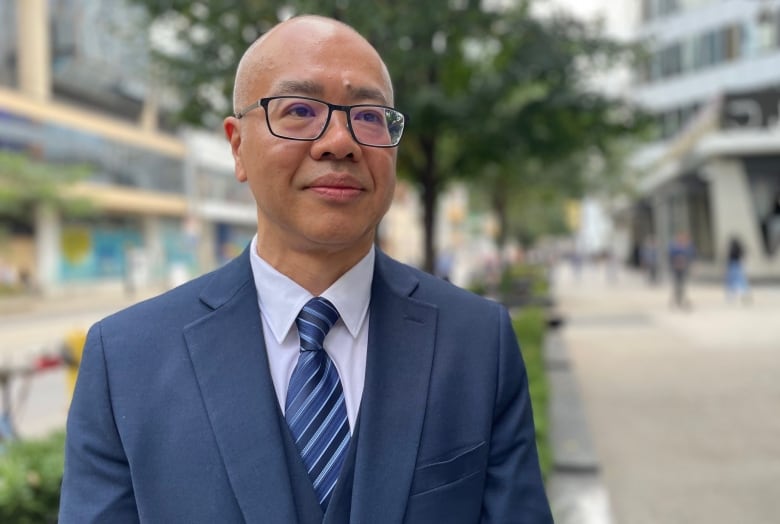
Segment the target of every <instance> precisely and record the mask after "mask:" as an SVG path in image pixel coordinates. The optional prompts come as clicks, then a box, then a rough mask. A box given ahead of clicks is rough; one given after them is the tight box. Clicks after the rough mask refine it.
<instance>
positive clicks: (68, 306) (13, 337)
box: [0, 288, 154, 437]
mask: <svg viewBox="0 0 780 524" xmlns="http://www.w3.org/2000/svg"><path fill="white" fill-rule="evenodd" d="M153 293H154V291H153V290H150V291H147V292H145V293H139V294H137V295H134V296H126V295H125V294H123V292H122V290H121V289H120V288H117V289H108V290H104V291H99V292H91V293H89V294H86V293H82V294H75V295H70V296H61V297H50V298H47V299H40V298H34V297H22V298H5V299H2V300H0V367H2V368H9V367H11V368H15V369H18V368H23V367H29V366H30V365H31V364H32V362H33V360H34V359H35V358H36V357H37V356H40V355H45V354H50V355H56V354H59V352H60V351H61V349H62V344H63V342H64V340H65V337H66V336H67V335H68V334H70V333H73V332H85V331H86V330H87V329H89V326H90V325H92V323H94V322H95V321H97V320H99V319H100V318H102V317H104V316H106V315H108V314H110V313H112V312H114V311H117V310H118V309H120V308H122V307H124V306H126V305H129V304H131V303H133V302H136V301H138V300H141V299H142V298H145V297H147V296H149V295H150V294H153ZM66 374H67V371H66V370H65V368H64V367H58V368H54V369H50V370H44V371H42V372H40V373H34V374H32V375H27V376H22V375H16V376H15V377H14V378H13V379H12V380H11V383H10V393H11V408H12V412H13V421H14V424H15V427H16V431H17V432H18V434H19V435H20V436H22V437H38V436H44V435H46V434H47V433H49V432H51V431H53V430H57V429H61V428H63V427H64V425H65V418H66V415H67V408H68V402H69V395H70V391H69V386H68V382H67V377H66Z"/></svg>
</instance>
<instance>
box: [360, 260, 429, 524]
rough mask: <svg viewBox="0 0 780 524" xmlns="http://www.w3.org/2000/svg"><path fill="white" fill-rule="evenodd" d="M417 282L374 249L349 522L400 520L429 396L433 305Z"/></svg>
mask: <svg viewBox="0 0 780 524" xmlns="http://www.w3.org/2000/svg"><path fill="white" fill-rule="evenodd" d="M416 286H417V280H416V278H415V277H413V276H412V274H411V273H410V272H408V271H407V270H405V269H403V266H401V265H400V264H398V263H396V262H393V261H391V260H390V259H388V258H387V257H386V256H385V255H383V254H382V253H380V252H377V265H376V269H375V272H374V281H373V284H372V290H371V316H370V325H369V330H370V331H369V340H368V359H367V363H366V380H365V387H364V390H363V398H362V400H361V407H360V439H359V440H358V448H357V456H356V459H355V477H354V493H353V497H352V519H351V520H352V522H401V521H402V519H403V516H404V513H405V510H406V503H407V499H408V496H409V489H410V487H411V482H412V475H413V472H414V468H415V464H416V459H417V450H418V447H419V443H420V435H421V432H422V425H423V419H424V415H425V409H426V404H427V398H428V385H429V382H430V372H431V366H432V362H433V352H434V343H435V333H436V316H437V310H436V308H435V307H434V306H432V305H430V304H426V303H422V302H419V301H417V300H414V299H411V298H409V295H410V294H411V292H412V291H413V290H414V289H415V288H416Z"/></svg>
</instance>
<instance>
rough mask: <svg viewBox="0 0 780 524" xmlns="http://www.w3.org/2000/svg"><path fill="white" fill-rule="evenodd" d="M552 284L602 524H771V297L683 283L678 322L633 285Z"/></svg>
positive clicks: (564, 279) (777, 444)
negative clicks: (748, 298) (607, 512)
mask: <svg viewBox="0 0 780 524" xmlns="http://www.w3.org/2000/svg"><path fill="white" fill-rule="evenodd" d="M555 278H556V284H555V289H556V296H557V298H558V304H559V307H560V310H561V312H562V313H563V314H564V315H565V317H566V319H567V323H566V325H565V328H564V329H563V331H562V333H563V340H564V343H565V344H566V347H567V350H568V355H569V358H570V359H571V363H572V366H573V368H574V375H575V376H576V379H577V381H578V383H579V386H580V389H581V395H582V401H583V404H584V409H585V412H586V414H587V421H588V426H589V429H590V433H591V434H592V440H593V441H594V445H595V449H596V453H597V455H598V457H599V460H600V467H601V475H602V477H603V482H604V483H605V485H606V490H607V492H608V497H609V503H610V505H611V509H612V517H613V521H614V522H615V523H616V524H675V523H679V524H719V523H723V524H733V523H736V522H740V523H741V522H745V523H750V524H770V523H775V522H777V518H778V517H777V515H778V514H780V498H779V497H778V496H777V495H778V491H777V486H778V484H779V483H780V417H778V416H777V411H778V405H780V381H778V377H780V320H779V319H780V288H778V287H759V288H756V289H754V296H753V301H752V303H751V304H749V305H744V304H737V303H728V302H727V301H726V299H725V296H724V293H723V290H722V288H721V287H720V285H719V284H718V283H709V284H696V283H694V284H692V285H691V287H690V290H689V291H690V292H689V295H690V298H691V301H692V304H693V306H692V309H691V310H690V311H684V310H678V309H672V308H670V306H669V296H670V293H671V289H670V285H669V284H665V283H662V284H661V285H658V286H649V285H648V284H647V283H646V282H645V281H644V280H642V279H641V278H640V277H639V275H636V274H628V273H625V272H623V273H621V274H620V275H619V276H618V277H617V279H615V280H614V281H611V280H610V278H609V277H608V276H607V274H605V273H604V271H603V268H597V267H591V268H587V269H586V270H585V272H584V273H583V274H582V275H581V277H580V278H579V279H578V278H575V276H574V274H573V273H572V272H571V271H570V268H568V267H561V268H560V269H559V271H557V273H556V277H555ZM593 524H596V523H593Z"/></svg>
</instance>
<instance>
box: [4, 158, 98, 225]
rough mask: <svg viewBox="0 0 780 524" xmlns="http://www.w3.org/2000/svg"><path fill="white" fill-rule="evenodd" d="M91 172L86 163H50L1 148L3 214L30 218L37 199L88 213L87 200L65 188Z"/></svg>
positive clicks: (60, 207)
mask: <svg viewBox="0 0 780 524" xmlns="http://www.w3.org/2000/svg"><path fill="white" fill-rule="evenodd" d="M88 174H89V171H88V169H87V168H86V167H83V166H62V165H53V164H47V163H44V162H39V161H36V160H32V159H30V158H29V157H28V156H27V155H24V154H22V153H13V152H9V151H2V150H0V216H6V217H14V218H17V219H23V220H24V219H29V218H30V213H31V211H32V209H33V207H34V205H35V204H37V203H49V204H52V205H54V206H55V207H57V208H59V209H62V210H64V211H65V212H66V213H71V214H83V213H87V212H88V211H89V210H90V205H89V202H88V201H86V200H85V199H82V198H72V197H68V196H67V195H66V194H65V193H64V191H63V190H64V189H65V188H66V187H67V186H68V185H70V184H73V183H75V182H77V181H79V180H82V179H84V178H86V177H87V176H88Z"/></svg>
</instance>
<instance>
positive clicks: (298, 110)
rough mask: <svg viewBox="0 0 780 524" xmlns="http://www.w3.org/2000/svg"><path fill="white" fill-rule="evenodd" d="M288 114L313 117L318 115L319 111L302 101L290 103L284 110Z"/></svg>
mask: <svg viewBox="0 0 780 524" xmlns="http://www.w3.org/2000/svg"><path fill="white" fill-rule="evenodd" d="M284 114H285V115H287V116H294V117H298V118H311V117H314V116H317V111H315V109H314V108H313V107H312V106H311V105H309V104H304V103H302V102H297V103H295V104H290V106H289V107H288V108H287V109H286V110H285V111H284Z"/></svg>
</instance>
